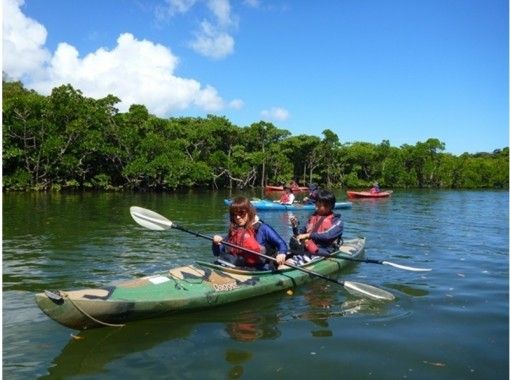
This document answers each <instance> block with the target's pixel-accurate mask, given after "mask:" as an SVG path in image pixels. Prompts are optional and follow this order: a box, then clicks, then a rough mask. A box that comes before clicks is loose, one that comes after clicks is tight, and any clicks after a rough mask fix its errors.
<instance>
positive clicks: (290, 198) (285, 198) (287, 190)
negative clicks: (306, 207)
mask: <svg viewBox="0 0 510 380" xmlns="http://www.w3.org/2000/svg"><path fill="white" fill-rule="evenodd" d="M283 191H284V193H283V194H282V196H281V197H280V203H281V204H282V205H291V204H292V203H294V199H295V198H296V197H295V196H294V194H293V193H292V188H291V187H290V186H284V187H283Z"/></svg>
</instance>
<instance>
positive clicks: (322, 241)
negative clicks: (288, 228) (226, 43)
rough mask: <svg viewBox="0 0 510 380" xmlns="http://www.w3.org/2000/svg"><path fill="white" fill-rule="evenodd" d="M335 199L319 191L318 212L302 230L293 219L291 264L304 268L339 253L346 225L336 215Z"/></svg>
mask: <svg viewBox="0 0 510 380" xmlns="http://www.w3.org/2000/svg"><path fill="white" fill-rule="evenodd" d="M335 202H336V198H335V195H334V194H333V193H332V192H331V191H328V190H319V191H318V193H317V201H316V203H315V212H314V213H313V214H312V215H311V216H310V218H309V219H308V221H307V223H306V225H305V226H303V227H301V228H300V227H299V221H298V220H297V219H296V218H295V217H292V218H291V219H290V222H291V225H292V229H293V233H294V237H292V238H291V241H290V250H291V255H292V257H291V258H289V261H287V262H288V263H289V264H294V265H301V264H306V263H307V262H310V261H311V260H312V259H313V258H314V257H319V256H328V255H329V254H331V253H333V252H335V251H337V250H338V249H339V247H340V245H341V244H342V233H343V230H344V225H343V222H342V219H341V215H340V214H335V213H334V212H333V209H334V207H335Z"/></svg>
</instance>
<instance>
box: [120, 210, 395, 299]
mask: <svg viewBox="0 0 510 380" xmlns="http://www.w3.org/2000/svg"><path fill="white" fill-rule="evenodd" d="M129 210H130V213H131V216H132V218H133V219H134V220H135V222H137V223H138V224H139V225H141V226H142V227H145V228H148V229H150V230H154V231H163V230H169V229H171V228H174V229H176V230H180V231H183V232H186V233H189V234H191V235H194V236H197V237H201V238H204V239H207V240H210V241H213V238H212V237H210V236H207V235H202V234H200V233H198V232H194V231H190V230H188V229H186V228H184V227H181V226H179V225H177V224H175V223H173V222H172V221H170V220H168V219H167V218H165V217H164V216H162V215H159V214H158V213H156V212H154V211H151V210H147V209H145V208H142V207H137V206H132V207H131V208H130V209H129ZM221 244H224V245H226V246H229V247H232V248H237V249H241V250H243V251H245V252H248V253H251V254H254V255H257V256H261V257H264V258H265V259H268V260H271V261H276V259H275V258H274V257H271V256H267V255H264V254H262V253H259V252H255V251H252V250H251V249H247V248H243V247H240V246H238V245H235V244H232V243H229V242H226V241H222V242H221ZM285 265H286V266H288V267H290V268H293V269H296V270H300V271H302V272H305V273H308V274H309V275H311V276H315V277H319V278H322V279H323V280H326V281H330V282H333V283H335V284H337V285H340V286H343V287H344V289H345V290H347V291H348V292H349V293H351V294H353V295H357V296H364V297H367V298H370V299H373V300H380V301H391V300H394V299H395V296H394V295H393V294H391V293H389V292H387V291H385V290H382V289H379V288H376V287H375V286H372V285H368V284H363V283H359V282H352V281H338V280H335V279H334V278H330V277H327V276H323V275H322V274H319V273H316V272H313V271H310V270H308V269H305V268H301V267H298V266H295V265H291V264H285Z"/></svg>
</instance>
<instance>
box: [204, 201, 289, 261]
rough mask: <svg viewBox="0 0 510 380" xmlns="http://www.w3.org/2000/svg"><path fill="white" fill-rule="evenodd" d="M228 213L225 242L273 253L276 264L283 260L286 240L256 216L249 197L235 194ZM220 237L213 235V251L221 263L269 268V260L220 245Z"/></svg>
mask: <svg viewBox="0 0 510 380" xmlns="http://www.w3.org/2000/svg"><path fill="white" fill-rule="evenodd" d="M229 214H230V228H229V230H228V234H227V236H226V238H225V240H226V241H227V242H229V243H232V244H235V245H238V246H241V247H244V248H247V249H250V250H252V251H255V252H259V253H263V254H265V255H267V256H275V255H276V260H277V262H278V265H281V264H283V263H284V262H285V257H286V254H287V251H288V248H287V243H285V240H283V239H282V238H281V236H280V235H279V234H278V233H277V232H276V231H275V230H274V229H273V228H272V227H271V226H270V225H268V224H265V223H264V222H262V221H261V220H259V218H258V216H257V214H256V212H255V209H254V208H253V206H252V205H251V203H250V200H249V199H248V198H245V197H238V198H235V199H234V200H233V202H232V204H231V205H230V207H229ZM223 240H224V238H223V237H222V236H220V235H214V236H213V244H212V250H213V254H214V256H217V257H218V261H219V262H220V263H223V264H226V265H228V264H230V265H234V266H238V267H251V268H256V269H259V270H266V269H272V268H271V264H272V262H271V263H267V262H266V259H264V258H263V257H261V256H257V255H254V254H252V253H248V252H246V251H243V250H241V249H236V248H231V247H227V246H225V245H222V244H221V242H222V241H223Z"/></svg>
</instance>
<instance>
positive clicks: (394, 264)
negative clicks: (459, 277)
mask: <svg viewBox="0 0 510 380" xmlns="http://www.w3.org/2000/svg"><path fill="white" fill-rule="evenodd" d="M316 255H317V256H322V257H331V255H328V254H321V253H318V254H316ZM334 257H335V258H339V259H343V260H349V261H355V262H357V263H368V264H381V265H389V266H391V267H394V268H398V269H403V270H409V271H412V272H430V271H431V270H432V269H429V268H416V267H410V266H407V265H402V264H397V263H392V262H391V261H386V260H375V259H357V258H355V257H350V256H347V255H342V254H340V255H335V256H334Z"/></svg>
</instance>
